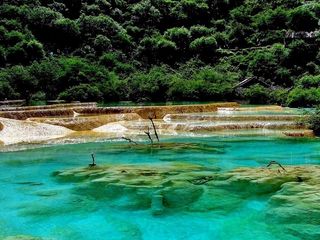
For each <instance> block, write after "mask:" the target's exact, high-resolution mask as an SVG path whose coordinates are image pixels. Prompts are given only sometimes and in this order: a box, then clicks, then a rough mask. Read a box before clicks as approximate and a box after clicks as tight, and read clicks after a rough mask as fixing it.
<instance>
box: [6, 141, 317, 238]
mask: <svg viewBox="0 0 320 240" xmlns="http://www.w3.org/2000/svg"><path fill="white" fill-rule="evenodd" d="M166 141H168V142H190V143H197V144H199V145H200V146H205V148H206V149H205V150H203V149H202V150H201V151H200V150H198V149H189V150H188V149H180V150H170V149H164V150H159V151H152V150H148V151H141V150H136V149H132V148H128V143H125V142H103V143H86V144H71V145H56V146H46V147H43V148H36V149H29V150H24V151H16V152H2V153H0V187H1V191H0V205H1V213H0V239H1V237H5V236H13V235H21V234H22V235H32V236H38V237H43V238H50V239H52V238H53V239H61V240H67V239H71V240H72V239H88V240H91V239H92V240H93V239H95V240H96V239H155V240H158V239H184V240H186V239H199V240H200V239H261V240H262V239H268V240H272V239H302V238H298V237H296V235H295V234H290V232H288V231H286V232H284V231H283V228H282V227H283V226H282V225H279V224H276V223H274V222H273V221H268V219H267V217H266V215H265V212H266V208H267V205H268V198H269V196H268V195H263V196H252V197H248V196H246V197H243V196H242V195H241V193H236V192H235V193H232V194H230V193H227V192H224V191H221V192H214V193H213V194H211V195H208V196H211V198H210V199H209V197H208V199H204V200H203V204H204V205H203V208H202V209H201V208H196V209H192V208H182V209H170V210H169V211H167V212H166V213H165V214H163V215H160V216H154V215H152V214H151V213H150V210H149V209H132V208H128V207H127V205H128V201H130V198H129V197H127V196H125V195H124V196H122V197H121V198H120V199H117V200H116V201H111V200H109V199H106V198H103V197H100V198H97V197H94V196H93V195H91V194H86V186H85V185H81V183H77V182H61V181H57V179H56V177H55V176H53V173H54V172H55V171H58V170H63V169H71V168H75V167H82V166H87V164H88V163H90V153H91V152H94V153H95V155H96V159H97V163H98V164H99V165H103V164H128V163H130V164H139V165H143V164H159V163H160V164H168V163H172V162H185V163H195V164H200V165H203V166H208V167H219V168H220V169H221V171H228V170H230V169H233V168H236V167H240V166H252V167H253V166H265V165H266V164H267V163H268V162H269V161H271V160H277V161H278V162H280V163H282V164H283V165H296V164H319V163H320V142H319V141H318V140H310V139H309V140H307V139H277V138H272V137H250V138H249V137H210V138H184V139H183V138H177V139H166ZM214 201H216V203H215V204H218V206H219V207H217V208H214V209H212V208H206V203H208V204H209V203H212V202H214ZM307 217H308V216H301V219H303V218H307Z"/></svg>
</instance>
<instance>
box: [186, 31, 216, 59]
mask: <svg viewBox="0 0 320 240" xmlns="http://www.w3.org/2000/svg"><path fill="white" fill-rule="evenodd" d="M190 49H191V51H192V52H194V53H195V54H196V55H199V56H200V57H204V58H210V57H213V56H212V55H213V54H214V53H215V51H216V49H217V41H216V39H215V38H214V37H211V36H210V37H201V38H197V39H195V40H194V41H192V42H191V43H190Z"/></svg>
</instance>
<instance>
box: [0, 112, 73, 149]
mask: <svg viewBox="0 0 320 240" xmlns="http://www.w3.org/2000/svg"><path fill="white" fill-rule="evenodd" d="M0 122H1V125H3V129H2V130H1V131H0V141H1V142H3V143H4V144H5V145H10V144H16V143H34V142H41V141H46V140H50V139H55V138H60V137H64V136H66V135H68V134H70V133H72V131H71V130H69V129H67V128H64V127H59V126H53V125H49V124H45V123H35V122H29V121H20V120H13V119H7V118H0Z"/></svg>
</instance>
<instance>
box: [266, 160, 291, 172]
mask: <svg viewBox="0 0 320 240" xmlns="http://www.w3.org/2000/svg"><path fill="white" fill-rule="evenodd" d="M271 165H278V166H279V167H280V168H281V169H282V170H283V171H285V172H286V171H287V170H286V169H285V168H284V167H283V166H282V165H281V164H280V163H278V162H277V161H270V162H269V164H268V165H267V168H268V167H270V166H271Z"/></svg>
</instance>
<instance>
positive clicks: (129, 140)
mask: <svg viewBox="0 0 320 240" xmlns="http://www.w3.org/2000/svg"><path fill="white" fill-rule="evenodd" d="M122 139H124V140H127V141H128V142H129V143H133V144H136V145H138V143H137V142H135V141H133V140H132V139H131V138H126V137H122Z"/></svg>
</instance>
